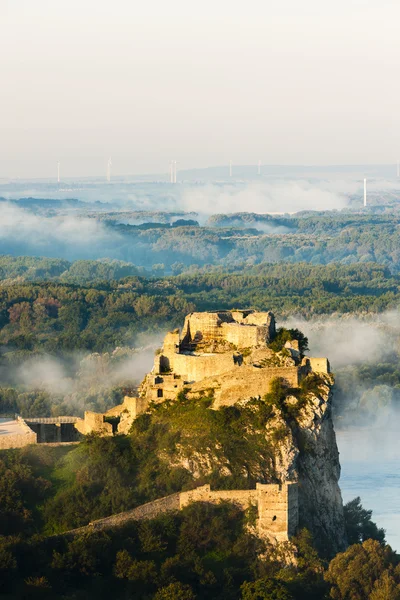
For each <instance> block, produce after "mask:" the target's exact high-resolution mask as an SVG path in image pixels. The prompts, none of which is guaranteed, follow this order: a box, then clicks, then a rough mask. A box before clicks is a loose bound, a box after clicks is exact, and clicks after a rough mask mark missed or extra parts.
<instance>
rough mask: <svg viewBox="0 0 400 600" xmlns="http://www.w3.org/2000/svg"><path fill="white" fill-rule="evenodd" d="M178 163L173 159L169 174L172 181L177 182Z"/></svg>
mask: <svg viewBox="0 0 400 600" xmlns="http://www.w3.org/2000/svg"><path fill="white" fill-rule="evenodd" d="M176 165H177V162H176V160H171V162H170V163H169V175H170V182H171V183H176Z"/></svg>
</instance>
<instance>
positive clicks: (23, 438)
mask: <svg viewBox="0 0 400 600" xmlns="http://www.w3.org/2000/svg"><path fill="white" fill-rule="evenodd" d="M16 421H17V422H18V426H19V429H20V430H21V433H15V434H13V433H6V434H4V435H1V436H0V450H9V449H11V448H23V447H24V446H28V445H29V444H36V443H37V435H36V433H35V432H34V431H32V429H31V428H30V427H29V426H28V425H27V424H26V423H25V421H24V420H23V419H22V418H21V417H17V419H16Z"/></svg>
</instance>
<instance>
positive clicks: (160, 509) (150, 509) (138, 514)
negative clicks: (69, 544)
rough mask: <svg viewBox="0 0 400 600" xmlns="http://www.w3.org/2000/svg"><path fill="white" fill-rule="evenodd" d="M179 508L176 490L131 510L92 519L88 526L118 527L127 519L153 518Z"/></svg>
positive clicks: (97, 527) (141, 519)
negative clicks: (174, 492)
mask: <svg viewBox="0 0 400 600" xmlns="http://www.w3.org/2000/svg"><path fill="white" fill-rule="evenodd" d="M180 508H181V505H180V494H179V492H178V493H177V494H171V495H170V496H165V497H164V498H159V499H158V500H154V501H153V502H147V504H142V505H141V506H138V507H137V508H134V509H133V510H128V511H126V512H123V513H119V514H117V515H112V516H111V517H106V518H105V519H98V520H96V521H93V523H89V527H91V528H93V529H109V528H110V527H120V526H121V525H124V524H125V523H127V522H128V521H143V520H146V519H154V517H157V516H158V515H161V514H163V513H166V512H170V511H174V510H179V509H180Z"/></svg>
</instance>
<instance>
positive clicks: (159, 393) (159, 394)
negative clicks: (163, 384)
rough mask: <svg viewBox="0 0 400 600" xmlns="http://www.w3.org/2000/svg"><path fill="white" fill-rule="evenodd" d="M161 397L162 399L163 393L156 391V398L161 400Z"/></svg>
mask: <svg viewBox="0 0 400 600" xmlns="http://www.w3.org/2000/svg"><path fill="white" fill-rule="evenodd" d="M162 397H163V391H162V390H157V398H162Z"/></svg>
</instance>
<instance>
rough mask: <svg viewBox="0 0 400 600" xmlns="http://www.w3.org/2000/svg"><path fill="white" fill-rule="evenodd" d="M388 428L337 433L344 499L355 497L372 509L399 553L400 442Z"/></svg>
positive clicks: (341, 486) (396, 435)
mask: <svg viewBox="0 0 400 600" xmlns="http://www.w3.org/2000/svg"><path fill="white" fill-rule="evenodd" d="M399 437H400V436H399V434H398V432H397V431H394V430H387V429H346V430H341V431H337V432H336V439H337V444H338V448H339V452H340V464H341V466H342V475H341V478H340V482H339V483H340V488H341V490H342V495H343V501H344V502H348V501H349V500H352V499H353V498H355V497H356V496H360V497H361V504H362V505H363V507H364V508H366V509H372V511H373V513H372V520H373V521H374V522H375V523H376V524H377V525H378V527H383V528H384V529H385V530H386V541H387V542H388V544H390V545H391V546H392V548H393V550H396V551H397V552H400V443H399Z"/></svg>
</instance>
